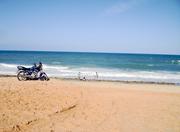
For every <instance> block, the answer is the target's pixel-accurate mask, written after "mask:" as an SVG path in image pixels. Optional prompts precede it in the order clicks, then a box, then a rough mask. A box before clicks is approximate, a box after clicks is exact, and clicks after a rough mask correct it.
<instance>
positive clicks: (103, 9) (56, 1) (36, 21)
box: [0, 0, 180, 55]
mask: <svg viewBox="0 0 180 132" xmlns="http://www.w3.org/2000/svg"><path fill="white" fill-rule="evenodd" d="M0 50H35V51H39V50H47V51H77V52H79V51H80V52H113V53H114V52H117V53H153V54H179V55H180V0H0Z"/></svg>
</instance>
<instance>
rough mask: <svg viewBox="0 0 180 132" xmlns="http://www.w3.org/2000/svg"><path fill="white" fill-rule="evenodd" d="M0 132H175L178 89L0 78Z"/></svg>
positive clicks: (179, 130) (179, 121)
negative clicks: (21, 80) (22, 80)
mask: <svg viewBox="0 0 180 132" xmlns="http://www.w3.org/2000/svg"><path fill="white" fill-rule="evenodd" d="M0 131H32V132H180V86H173V85H157V84H125V83H119V82H92V81H89V82H88V81H74V80H58V79H51V80H50V81H48V82H46V81H45V82H42V81H24V82H20V81H18V80H17V79H16V78H14V77H1V78H0Z"/></svg>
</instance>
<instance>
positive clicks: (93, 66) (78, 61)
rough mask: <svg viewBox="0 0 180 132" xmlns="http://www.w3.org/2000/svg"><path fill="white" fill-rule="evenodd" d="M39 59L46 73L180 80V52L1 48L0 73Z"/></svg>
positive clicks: (68, 76)
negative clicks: (125, 52) (6, 49)
mask: <svg viewBox="0 0 180 132" xmlns="http://www.w3.org/2000/svg"><path fill="white" fill-rule="evenodd" d="M39 61H41V62H42V63H43V64H44V71H45V72H47V74H48V75H49V76H56V77H62V78H78V76H80V77H86V79H98V80H119V81H144V82H165V83H180V55H153V54H121V53H80V52H47V51H36V52H34V51H0V74H11V75H12V74H16V71H17V69H16V67H17V65H24V66H27V67H30V66H31V65H33V63H34V62H37V63H38V62H39Z"/></svg>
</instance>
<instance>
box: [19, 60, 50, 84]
mask: <svg viewBox="0 0 180 132" xmlns="http://www.w3.org/2000/svg"><path fill="white" fill-rule="evenodd" d="M42 67H43V65H42V63H41V62H40V63H39V65H38V66H37V65H36V64H34V66H33V67H31V68H26V67H23V66H18V67H17V69H18V72H17V78H18V80H19V81H26V80H41V81H45V80H46V81H48V80H49V77H48V76H47V74H46V73H45V72H43V70H42Z"/></svg>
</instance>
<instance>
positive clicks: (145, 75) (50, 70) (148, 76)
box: [0, 63, 180, 83]
mask: <svg viewBox="0 0 180 132" xmlns="http://www.w3.org/2000/svg"><path fill="white" fill-rule="evenodd" d="M17 66H18V65H16V64H5V63H0V74H8V75H15V74H16V71H17ZM24 66H25V67H30V66H28V65H24ZM43 68H44V71H45V72H46V73H47V74H48V75H49V76H52V77H61V78H83V77H85V78H86V79H89V80H92V79H93V80H96V79H97V80H116V81H144V82H165V83H180V72H168V71H166V72H165V71H135V70H130V71H129V70H119V69H105V68H70V67H66V66H61V65H47V64H45V65H43Z"/></svg>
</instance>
